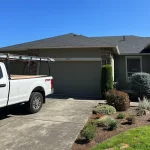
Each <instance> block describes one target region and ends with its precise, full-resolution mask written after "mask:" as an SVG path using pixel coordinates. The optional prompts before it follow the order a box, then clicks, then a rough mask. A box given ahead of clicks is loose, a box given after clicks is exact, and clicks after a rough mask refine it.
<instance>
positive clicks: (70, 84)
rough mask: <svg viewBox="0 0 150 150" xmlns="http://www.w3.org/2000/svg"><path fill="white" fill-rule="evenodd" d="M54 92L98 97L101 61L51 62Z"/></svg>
mask: <svg viewBox="0 0 150 150" xmlns="http://www.w3.org/2000/svg"><path fill="white" fill-rule="evenodd" d="M51 73H52V76H53V77H54V88H55V94H59V95H67V96H71V95H75V96H83V97H100V75H101V62H100V61H99V62H98V61H97V62H91V61H90V62H88V61H87V62H82V61H74V62H72V61H68V62H67V61H66V62H55V63H53V64H51Z"/></svg>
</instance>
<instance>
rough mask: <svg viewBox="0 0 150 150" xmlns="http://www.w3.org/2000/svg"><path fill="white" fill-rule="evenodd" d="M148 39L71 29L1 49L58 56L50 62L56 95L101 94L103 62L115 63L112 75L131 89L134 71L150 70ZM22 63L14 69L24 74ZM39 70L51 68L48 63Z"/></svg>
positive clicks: (123, 85)
mask: <svg viewBox="0 0 150 150" xmlns="http://www.w3.org/2000/svg"><path fill="white" fill-rule="evenodd" d="M149 42H150V38H149V37H138V36H108V37H86V36H83V35H77V34H73V33H70V34H65V35H60V36H55V37H51V38H46V39H41V40H37V41H32V42H27V43H22V44H17V45H12V46H8V47H2V48H0V51H1V52H5V53H6V52H9V53H16V54H27V55H36V56H45V57H51V58H55V60H56V61H55V62H54V63H51V74H52V76H53V77H54V88H55V95H65V96H68V97H70V96H77V97H92V98H99V97H101V92H100V91H101V90H100V88H101V86H100V85H101V84H100V83H101V66H102V65H104V64H111V65H112V67H113V78H114V81H115V82H117V87H118V88H119V89H120V90H130V85H129V84H128V82H129V80H130V77H131V75H132V74H133V73H135V72H148V73H150V67H149V64H150V44H149ZM20 65H21V64H18V66H17V67H16V66H15V67H14V68H13V69H12V72H14V73H20V74H21V72H20V70H21V68H22V67H23V66H20ZM12 66H13V65H12ZM33 70H34V69H33ZM40 72H41V74H46V73H47V72H48V70H47V67H46V65H43V66H42V67H41V70H40Z"/></svg>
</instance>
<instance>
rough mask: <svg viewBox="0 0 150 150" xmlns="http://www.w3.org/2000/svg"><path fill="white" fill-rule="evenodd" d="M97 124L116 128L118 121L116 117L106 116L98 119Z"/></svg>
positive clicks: (109, 128) (106, 127)
mask: <svg viewBox="0 0 150 150" xmlns="http://www.w3.org/2000/svg"><path fill="white" fill-rule="evenodd" d="M97 126H99V127H104V129H105V130H115V129H116V128H117V127H118V123H117V122H116V120H115V119H114V118H112V117H109V116H104V117H102V118H100V119H98V120H97Z"/></svg>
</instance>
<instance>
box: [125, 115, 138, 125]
mask: <svg viewBox="0 0 150 150" xmlns="http://www.w3.org/2000/svg"><path fill="white" fill-rule="evenodd" d="M126 120H127V121H128V124H135V122H136V118H135V116H133V115H129V116H128V117H127V118H126Z"/></svg>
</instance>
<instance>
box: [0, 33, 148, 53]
mask: <svg viewBox="0 0 150 150" xmlns="http://www.w3.org/2000/svg"><path fill="white" fill-rule="evenodd" d="M149 43H150V37H138V36H125V40H123V36H108V37H86V36H83V35H76V34H73V33H69V34H65V35H60V36H55V37H51V38H46V39H41V40H36V41H32V42H27V43H22V44H17V45H12V46H7V47H2V48H0V51H11V50H27V49H44V48H71V47H72V48H78V47H116V46H118V48H119V51H120V53H121V54H123V53H124V54H125V53H133V54H134V53H140V52H142V50H143V49H144V48H145V46H146V45H147V44H149Z"/></svg>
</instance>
